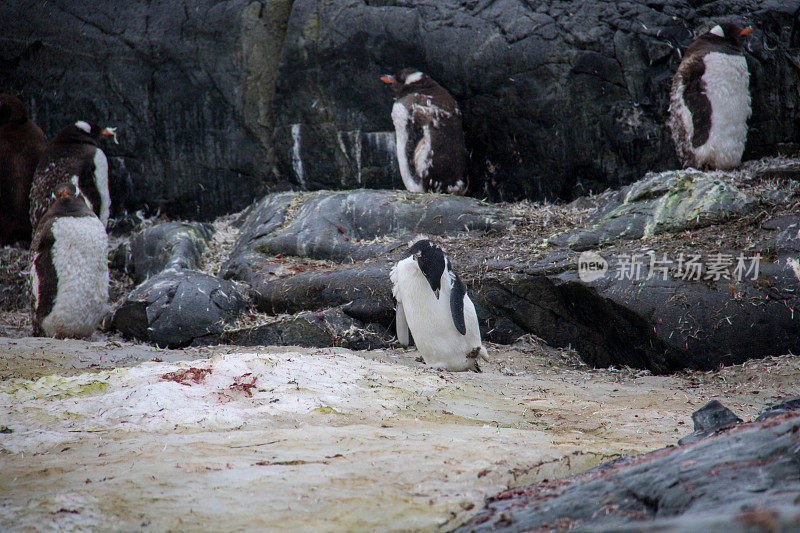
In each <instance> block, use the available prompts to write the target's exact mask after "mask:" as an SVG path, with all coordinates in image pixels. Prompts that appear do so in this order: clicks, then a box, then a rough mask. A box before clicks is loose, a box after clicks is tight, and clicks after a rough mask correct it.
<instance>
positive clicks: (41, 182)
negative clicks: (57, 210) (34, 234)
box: [30, 120, 116, 229]
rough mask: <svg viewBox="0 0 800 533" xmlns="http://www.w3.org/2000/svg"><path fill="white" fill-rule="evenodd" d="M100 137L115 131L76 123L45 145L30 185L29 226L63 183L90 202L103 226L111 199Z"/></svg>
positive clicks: (106, 220)
mask: <svg viewBox="0 0 800 533" xmlns="http://www.w3.org/2000/svg"><path fill="white" fill-rule="evenodd" d="M102 135H114V138H115V140H116V128H105V129H100V128H99V127H98V126H96V125H94V124H90V123H88V122H84V121H83V120H79V121H78V122H76V123H75V124H70V125H69V126H67V127H66V128H64V129H62V130H61V131H60V132H59V133H58V135H56V136H55V138H54V139H53V140H52V141H50V144H48V145H47V150H46V151H45V153H44V155H43V156H42V159H41V161H39V164H38V166H37V167H36V173H35V174H34V176H33V185H32V186H31V209H30V217H31V226H32V227H33V228H34V229H35V228H36V224H37V222H38V221H39V219H40V218H41V217H42V215H44V213H45V211H47V208H48V207H49V206H50V203H51V202H52V199H53V192H54V191H55V189H56V187H57V186H58V185H60V184H62V183H72V184H73V185H75V187H76V188H77V190H78V193H79V194H81V195H82V196H83V197H84V198H86V200H87V201H88V202H89V207H91V208H92V211H94V213H95V214H96V215H97V216H98V218H100V221H101V222H102V223H103V225H104V226H105V225H106V224H108V213H109V209H110V207H111V198H110V196H109V193H108V159H107V158H106V154H105V153H103V150H101V149H100V147H99V146H98V141H99V139H100V137H101V136H102Z"/></svg>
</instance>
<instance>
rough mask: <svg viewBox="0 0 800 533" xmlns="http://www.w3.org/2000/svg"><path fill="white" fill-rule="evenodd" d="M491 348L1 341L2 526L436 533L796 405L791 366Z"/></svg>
mask: <svg viewBox="0 0 800 533" xmlns="http://www.w3.org/2000/svg"><path fill="white" fill-rule="evenodd" d="M488 348H489V353H490V356H491V361H490V362H489V363H487V364H485V365H484V372H483V373H481V374H475V373H446V372H436V371H433V370H431V369H428V368H426V367H425V366H424V365H422V364H421V363H419V362H417V361H416V355H417V354H416V352H415V351H413V350H411V351H404V350H379V351H373V352H361V353H356V352H351V351H349V350H345V349H339V348H326V349H308V348H293V347H280V348H276V347H259V348H255V349H252V348H241V347H232V346H217V347H213V348H212V347H207V348H192V349H185V350H160V349H157V348H153V347H149V346H143V345H138V344H132V343H127V342H120V341H117V340H100V341H97V342H86V341H74V340H67V341H58V340H54V339H34V338H18V339H10V338H0V377H2V381H1V382H0V426H5V428H7V429H4V430H3V431H4V432H3V433H0V470H2V472H3V475H2V476H0V529H2V530H4V531H11V530H13V531H34V530H36V531H41V530H55V529H59V530H61V529H66V530H81V529H98V528H99V529H106V528H117V529H123V530H131V529H145V530H167V529H181V530H187V529H188V530H198V529H203V530H215V529H225V530H242V529H258V530H286V529H304V530H307V529H324V530H328V531H371V530H394V531H400V530H422V531H441V530H448V529H450V528H452V527H454V526H456V525H458V524H460V523H461V522H463V521H464V520H466V519H467V518H469V517H470V516H471V515H472V514H474V513H475V512H477V510H478V509H479V508H480V507H481V506H482V504H483V501H484V499H485V498H486V497H488V496H491V495H493V494H496V493H498V492H500V491H502V490H504V489H506V488H509V487H515V486H519V485H523V484H527V483H530V482H533V481H537V480H542V479H552V478H555V477H561V476H565V475H568V474H571V473H574V472H578V471H582V470H585V469H588V468H591V467H593V466H595V465H597V464H598V463H600V462H603V461H605V460H608V459H611V458H614V457H617V456H619V455H621V454H638V453H642V452H645V451H650V450H654V449H657V448H660V447H663V446H667V445H672V444H675V442H676V441H677V439H678V438H680V437H682V436H683V435H686V434H688V433H690V432H691V431H692V423H691V418H690V417H691V413H692V412H693V411H694V410H696V409H697V408H699V407H701V406H702V405H703V404H705V403H706V402H708V401H710V400H712V399H718V400H720V401H722V402H723V403H724V404H725V405H726V406H728V407H729V408H731V409H732V410H733V411H734V412H736V413H737V414H738V415H739V416H740V417H741V418H743V419H745V420H747V419H752V418H753V417H755V416H756V415H757V414H758V413H759V412H760V411H761V410H762V409H763V408H764V407H766V406H769V405H772V404H774V403H776V402H778V401H780V400H782V399H784V398H786V397H789V396H798V395H800V390H798V384H799V383H800V358H797V357H795V356H791V355H787V356H783V357H775V358H768V359H764V360H760V361H752V362H748V363H747V364H746V365H740V366H733V367H728V368H724V369H721V370H719V371H716V372H706V373H702V372H686V373H681V374H676V375H672V376H653V375H650V374H649V373H648V372H646V371H633V370H629V369H607V370H593V369H589V368H587V367H584V366H582V365H581V364H580V363H578V362H577V358H576V357H575V354H574V353H572V352H569V351H564V350H553V349H551V348H549V347H547V346H546V345H543V344H542V343H540V342H539V341H538V340H537V339H535V338H527V339H524V340H523V341H521V342H518V343H517V344H515V345H513V346H502V347H500V346H492V345H489V346H488ZM179 361H184V362H179Z"/></svg>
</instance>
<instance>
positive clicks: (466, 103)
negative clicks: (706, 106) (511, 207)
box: [275, 0, 800, 200]
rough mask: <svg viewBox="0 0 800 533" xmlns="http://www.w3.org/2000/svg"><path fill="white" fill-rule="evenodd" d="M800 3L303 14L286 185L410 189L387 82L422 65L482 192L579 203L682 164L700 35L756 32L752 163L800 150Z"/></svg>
mask: <svg viewBox="0 0 800 533" xmlns="http://www.w3.org/2000/svg"><path fill="white" fill-rule="evenodd" d="M797 7H798V6H797V2H796V1H794V0H775V1H770V2H751V1H745V0H736V1H731V2H683V1H670V0H658V1H648V2H616V1H610V0H601V1H595V2H580V3H576V2H570V1H567V0H549V1H546V2H521V1H519V0H496V1H470V2H464V1H461V0H421V1H415V2H385V1H381V2H366V1H356V2H340V1H335V0H297V1H295V2H294V3H293V8H292V13H291V17H290V19H289V24H288V30H287V35H286V40H285V44H284V48H283V52H282V58H281V63H280V76H279V81H278V86H277V93H276V96H275V116H276V130H275V143H276V148H277V152H276V154H277V157H278V159H277V163H278V170H279V172H280V174H281V175H282V176H283V177H285V178H287V179H289V180H290V181H292V182H293V183H295V184H297V185H299V186H301V187H303V188H307V189H319V188H339V187H364V186H369V187H378V186H380V187H399V183H400V182H399V178H398V176H397V174H396V170H395V169H394V166H393V165H391V164H390V165H388V166H387V165H386V164H385V162H387V161H388V162H391V161H393V157H392V152H393V151H394V139H393V137H392V132H393V127H392V123H391V120H390V111H391V106H392V98H391V94H390V91H389V90H388V88H387V87H386V86H385V85H384V84H382V83H381V82H380V81H379V76H380V75H381V74H382V73H385V72H395V71H397V70H399V69H400V68H403V67H407V66H416V67H417V68H420V69H422V70H423V71H425V72H427V73H428V74H430V75H431V76H432V77H433V78H434V79H436V80H437V81H439V82H440V83H441V84H442V85H443V86H444V87H446V88H447V89H448V90H449V91H450V92H451V93H452V94H453V96H454V97H455V98H456V100H457V101H458V102H459V104H460V106H461V110H462V111H463V115H464V129H465V135H466V142H467V148H468V151H469V153H470V160H471V164H472V169H471V178H472V186H471V190H472V191H473V192H478V191H480V193H481V194H487V193H488V194H489V195H491V196H492V197H495V198H497V197H499V198H503V199H506V200H511V199H518V198H521V197H527V198H536V199H541V198H550V199H552V198H554V197H560V198H570V197H577V196H581V195H583V194H586V193H588V192H589V191H595V192H596V191H599V190H601V189H604V188H607V187H609V186H618V185H621V184H625V183H630V182H632V181H633V180H635V179H638V178H639V177H640V176H642V175H643V174H644V173H645V172H647V171H653V170H655V171H658V170H664V169H666V168H675V167H676V166H677V160H676V158H675V155H674V148H673V146H672V141H671V139H670V136H669V133H668V130H667V128H666V126H665V120H666V118H667V108H668V105H669V88H670V83H671V78H672V75H673V73H674V72H675V70H676V68H677V66H678V63H679V62H680V58H681V51H683V50H685V49H686V47H687V46H688V45H689V43H690V42H691V41H692V40H693V38H694V35H696V34H697V33H698V32H700V31H702V30H704V29H707V28H708V27H710V26H711V25H713V24H716V23H718V22H721V21H737V22H740V23H744V24H751V25H752V26H753V27H754V28H755V31H754V33H753V35H752V36H751V37H750V39H749V41H748V46H747V54H746V56H747V61H748V64H749V67H750V71H751V74H752V76H751V92H752V94H753V116H752V118H751V119H750V123H749V124H750V131H749V135H748V144H747V149H746V152H745V158H757V157H760V156H762V155H764V154H772V153H775V152H776V151H778V150H784V151H785V152H786V153H792V152H794V151H795V150H796V149H797V147H798V141H800V128H799V127H798V123H797V121H796V120H795V110H796V109H797V108H798V107H800V94H798V93H797V91H796V90H795V88H796V86H797V84H798V81H800V72H798V69H797V63H796V59H795V58H794V57H793V55H792V54H791V52H789V50H792V49H794V48H796V47H797V46H798V45H800V34H798V33H797V32H796V31H795V29H794V28H795V26H796V25H797V24H798V11H797Z"/></svg>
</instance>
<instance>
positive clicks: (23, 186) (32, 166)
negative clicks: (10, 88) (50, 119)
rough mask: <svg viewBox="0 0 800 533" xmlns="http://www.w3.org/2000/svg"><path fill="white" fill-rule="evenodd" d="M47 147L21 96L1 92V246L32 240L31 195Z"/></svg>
mask: <svg viewBox="0 0 800 533" xmlns="http://www.w3.org/2000/svg"><path fill="white" fill-rule="evenodd" d="M46 147H47V139H45V136H44V133H42V130H41V129H40V128H39V126H37V125H36V124H34V123H33V122H32V121H31V120H30V119H28V115H27V113H26V112H25V106H24V105H22V102H21V101H20V100H19V98H17V97H16V96H13V95H11V94H0V205H2V206H3V208H2V209H0V246H5V245H6V244H12V243H15V242H18V241H26V242H30V240H31V232H32V228H31V223H30V216H29V214H28V209H29V205H30V203H29V200H28V196H29V195H30V192H31V181H32V180H33V172H34V171H35V170H36V164H37V163H38V162H39V159H40V158H41V157H42V154H43V153H44V150H45V148H46Z"/></svg>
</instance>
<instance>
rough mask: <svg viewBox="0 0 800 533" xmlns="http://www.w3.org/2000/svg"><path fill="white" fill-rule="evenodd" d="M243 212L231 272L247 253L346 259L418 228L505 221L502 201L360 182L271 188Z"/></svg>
mask: <svg viewBox="0 0 800 533" xmlns="http://www.w3.org/2000/svg"><path fill="white" fill-rule="evenodd" d="M243 218H244V220H243V221H242V222H241V226H242V231H241V237H240V238H239V241H238V242H237V244H236V247H235V248H234V250H233V252H232V254H231V256H232V257H231V263H232V265H231V266H230V267H229V268H228V271H229V272H231V271H232V270H234V269H235V268H236V267H240V266H241V264H242V261H241V260H240V259H239V256H240V255H242V254H248V253H252V252H257V253H259V254H262V255H278V254H283V255H290V256H298V257H308V258H312V259H323V260H332V261H336V262H339V263H348V262H354V261H363V260H365V259H370V258H373V257H377V256H380V255H382V254H385V253H386V252H390V251H392V250H395V249H397V248H400V247H403V246H405V245H406V243H407V242H408V241H409V240H411V239H412V238H413V237H415V236H416V235H419V234H426V235H452V234H454V233H461V232H470V231H471V232H476V233H478V234H485V233H490V232H499V231H501V230H503V229H506V228H507V224H506V222H505V221H504V211H503V209H502V208H501V207H499V206H497V205H491V204H486V203H482V202H479V201H477V200H474V199H472V198H465V197H462V196H452V195H446V194H414V193H409V192H406V191H375V190H364V189H357V190H353V191H344V192H330V191H322V192H316V193H306V194H299V193H281V194H277V195H270V196H267V197H266V198H265V199H264V200H261V201H260V202H257V203H256V204H255V205H254V206H252V207H250V208H249V209H248V210H247V211H246V212H245V213H244V215H243ZM228 276H229V277H232V274H228Z"/></svg>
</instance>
